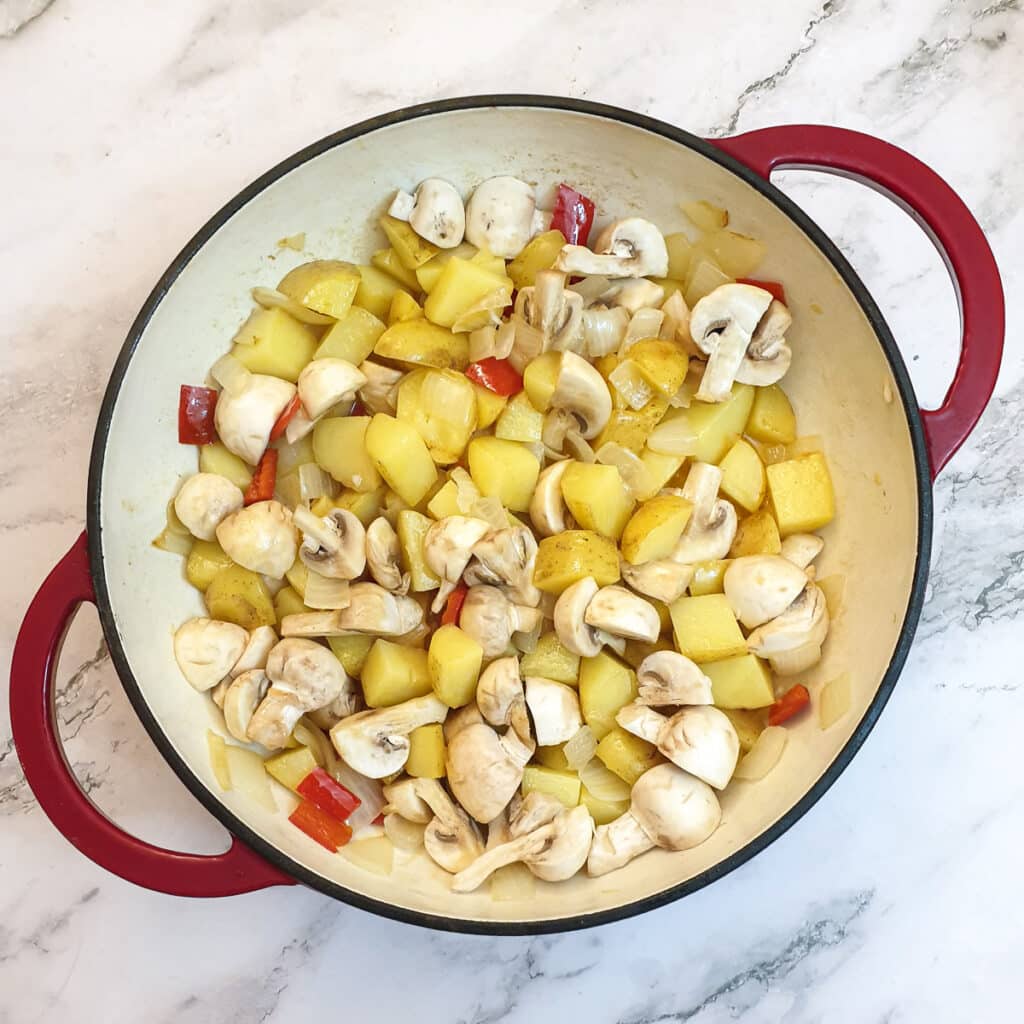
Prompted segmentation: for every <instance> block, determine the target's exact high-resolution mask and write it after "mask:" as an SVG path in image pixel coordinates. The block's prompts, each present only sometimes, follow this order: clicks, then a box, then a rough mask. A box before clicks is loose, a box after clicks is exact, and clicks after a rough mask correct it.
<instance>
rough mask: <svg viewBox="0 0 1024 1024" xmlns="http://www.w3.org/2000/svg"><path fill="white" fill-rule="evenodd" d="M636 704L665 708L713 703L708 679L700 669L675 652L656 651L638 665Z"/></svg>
mask: <svg viewBox="0 0 1024 1024" xmlns="http://www.w3.org/2000/svg"><path fill="white" fill-rule="evenodd" d="M636 683H637V690H638V695H637V698H636V703H637V704H646V705H649V706H651V707H665V706H668V705H675V706H678V705H680V704H713V703H714V696H713V695H712V693H711V680H710V679H709V678H708V677H707V676H706V675H704V673H703V672H702V671H701V670H700V666H699V665H696V664H695V663H694V662H692V661H690V659H689V658H687V657H684V656H683V655H682V654H678V653H677V652H675V651H655V652H654V653H653V654H648V655H647V657H646V658H644V660H643V661H641V662H640V664H639V665H638V666H637V670H636Z"/></svg>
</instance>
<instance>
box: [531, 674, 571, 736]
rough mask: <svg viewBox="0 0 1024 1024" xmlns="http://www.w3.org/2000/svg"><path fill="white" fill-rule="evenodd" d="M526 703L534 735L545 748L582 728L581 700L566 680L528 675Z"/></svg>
mask: <svg viewBox="0 0 1024 1024" xmlns="http://www.w3.org/2000/svg"><path fill="white" fill-rule="evenodd" d="M525 684H526V706H527V707H528V708H529V709H530V714H531V715H532V717H533V730H534V735H535V736H536V737H537V743H538V744H540V746H542V747H553V746H555V745H556V744H558V743H565V742H566V740H571V739H572V738H573V736H575V735H576V733H578V732H579V731H580V728H581V726H582V725H583V718H582V717H581V715H580V699H579V697H578V696H577V694H576V691H575V690H574V689H573V688H572V687H571V686H566V685H565V683H559V682H556V681H555V680H554V679H545V678H543V677H542V676H527V678H526V680H525Z"/></svg>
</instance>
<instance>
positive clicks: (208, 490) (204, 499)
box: [174, 473, 243, 540]
mask: <svg viewBox="0 0 1024 1024" xmlns="http://www.w3.org/2000/svg"><path fill="white" fill-rule="evenodd" d="M242 504H243V495H242V492H241V490H240V489H239V488H238V487H236V486H235V485H234V484H233V483H232V482H231V481H230V480H228V479H227V477H223V476H221V475H220V474H219V473H193V474H192V476H190V477H189V478H188V479H187V480H186V481H185V482H184V483H183V484H182V485H181V487H180V489H179V490H178V494H177V496H176V497H175V499H174V511H175V513H176V514H177V516H178V518H179V519H180V520H181V522H182V524H183V525H184V526H186V527H187V528H188V532H189V533H191V534H192V536H193V537H198V538H199V539H200V540H213V538H214V537H215V536H216V535H217V527H218V526H220V524H221V523H222V522H223V521H224V520H225V519H226V518H227V517H228V516H229V515H231V513H232V512H237V511H238V510H239V509H240V508H241V507H242Z"/></svg>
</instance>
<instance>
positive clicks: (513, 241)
mask: <svg viewBox="0 0 1024 1024" xmlns="http://www.w3.org/2000/svg"><path fill="white" fill-rule="evenodd" d="M536 206H537V202H536V200H535V199H534V195H533V189H532V188H531V187H530V186H529V185H527V184H526V182H525V181H520V180H519V179H518V178H513V177H510V176H509V175H507V174H502V175H498V176H497V177H494V178H488V179H487V180H486V181H483V182H481V183H480V184H479V185H477V187H476V189H475V191H474V192H473V194H472V195H471V196H470V197H469V202H468V203H466V239H467V241H469V242H472V243H473V245H475V246H476V247H477V248H478V249H486V250H487V251H488V252H489V253H491V254H492V255H494V256H500V257H501V258H502V259H503V260H510V259H513V258H514V257H516V256H518V255H519V254H520V253H521V252H522V251H523V249H524V248H525V247H526V243H527V242H528V241H529V240H530V238H531V236H532V235H533V233H534V230H533V213H534V210H535V209H536Z"/></svg>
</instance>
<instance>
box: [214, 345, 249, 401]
mask: <svg viewBox="0 0 1024 1024" xmlns="http://www.w3.org/2000/svg"><path fill="white" fill-rule="evenodd" d="M210 376H211V377H212V378H213V379H214V380H215V381H216V382H217V383H218V384H219V385H220V386H221V387H222V388H223V389H224V390H225V391H231V392H238V391H241V390H242V389H243V388H244V387H245V385H246V384H247V383H248V381H249V378H250V377H251V376H252V374H251V373H250V372H249V370H248V369H246V367H245V366H243V365H242V363H241V362H240V361H239V360H237V359H236V358H235V357H234V356H233V355H231V354H230V353H229V354H228V355H223V356H221V357H220V359H218V360H217V362H215V363H214V364H213V366H212V367H211V368H210Z"/></svg>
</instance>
